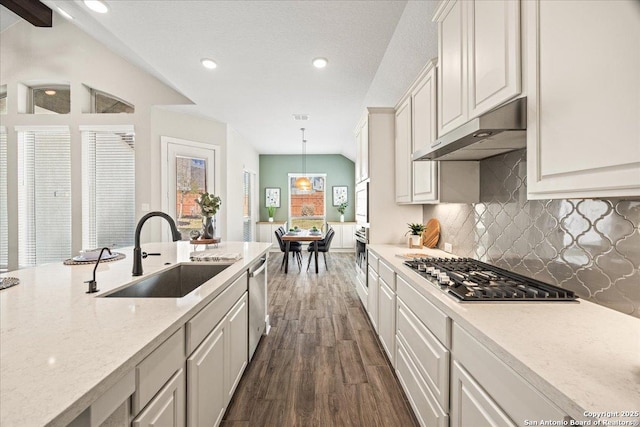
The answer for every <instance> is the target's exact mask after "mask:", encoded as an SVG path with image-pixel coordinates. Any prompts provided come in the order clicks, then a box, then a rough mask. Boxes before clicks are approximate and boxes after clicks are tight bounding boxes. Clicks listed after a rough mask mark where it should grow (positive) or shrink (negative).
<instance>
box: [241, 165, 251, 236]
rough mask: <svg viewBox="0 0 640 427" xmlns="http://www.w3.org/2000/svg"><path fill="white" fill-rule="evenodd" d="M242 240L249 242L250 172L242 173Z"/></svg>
mask: <svg viewBox="0 0 640 427" xmlns="http://www.w3.org/2000/svg"><path fill="white" fill-rule="evenodd" d="M242 216H243V218H242V219H243V221H242V240H243V241H245V242H250V241H251V240H252V236H251V222H252V221H251V174H250V173H249V172H247V171H244V172H243V174H242Z"/></svg>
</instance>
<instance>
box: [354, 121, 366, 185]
mask: <svg viewBox="0 0 640 427" xmlns="http://www.w3.org/2000/svg"><path fill="white" fill-rule="evenodd" d="M355 134H356V170H355V172H356V183H358V182H361V181H364V180H365V179H368V178H369V121H368V120H367V117H365V118H363V119H362V120H361V121H360V123H358V126H357V127H356V132H355Z"/></svg>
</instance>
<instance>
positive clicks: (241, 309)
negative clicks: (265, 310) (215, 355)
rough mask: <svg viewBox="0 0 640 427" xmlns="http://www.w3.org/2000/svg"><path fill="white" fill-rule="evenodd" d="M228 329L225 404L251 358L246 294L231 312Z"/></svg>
mask: <svg viewBox="0 0 640 427" xmlns="http://www.w3.org/2000/svg"><path fill="white" fill-rule="evenodd" d="M226 327H227V333H226V334H227V344H228V351H227V354H226V356H227V359H226V360H227V361H228V362H229V363H228V366H227V367H226V378H225V390H226V402H225V403H228V402H229V401H230V400H231V396H233V392H234V390H235V389H236V386H237V385H238V382H239V381H240V377H242V373H243V372H244V368H245V367H246V366H247V360H248V357H249V310H248V305H247V294H246V293H245V294H244V296H243V297H242V298H241V299H240V301H238V302H237V303H236V305H235V306H234V307H233V308H232V309H231V311H230V312H229V314H228V321H227V326H226Z"/></svg>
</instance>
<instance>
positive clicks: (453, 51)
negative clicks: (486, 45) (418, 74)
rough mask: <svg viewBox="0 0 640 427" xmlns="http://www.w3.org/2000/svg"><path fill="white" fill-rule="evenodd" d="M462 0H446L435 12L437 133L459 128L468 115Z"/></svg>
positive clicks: (464, 19)
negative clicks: (436, 27)
mask: <svg viewBox="0 0 640 427" xmlns="http://www.w3.org/2000/svg"><path fill="white" fill-rule="evenodd" d="M467 3H469V2H467V1H462V0H451V1H448V2H447V1H445V2H443V3H442V4H441V6H440V9H439V10H438V12H436V18H435V19H436V20H437V21H438V58H439V60H438V136H442V135H444V134H445V133H447V132H449V131H451V130H452V129H455V128H457V127H458V126H460V125H461V124H463V123H465V122H466V121H467V118H468V112H467V108H468V103H467V81H466V72H467V71H466V70H467V41H466V38H467V28H466V21H467V19H466V13H465V11H466V9H465V5H466V4H467Z"/></svg>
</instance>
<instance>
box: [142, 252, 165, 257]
mask: <svg viewBox="0 0 640 427" xmlns="http://www.w3.org/2000/svg"><path fill="white" fill-rule="evenodd" d="M160 255H162V254H161V253H160V252H149V253H146V252H142V258H146V257H148V256H160Z"/></svg>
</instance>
